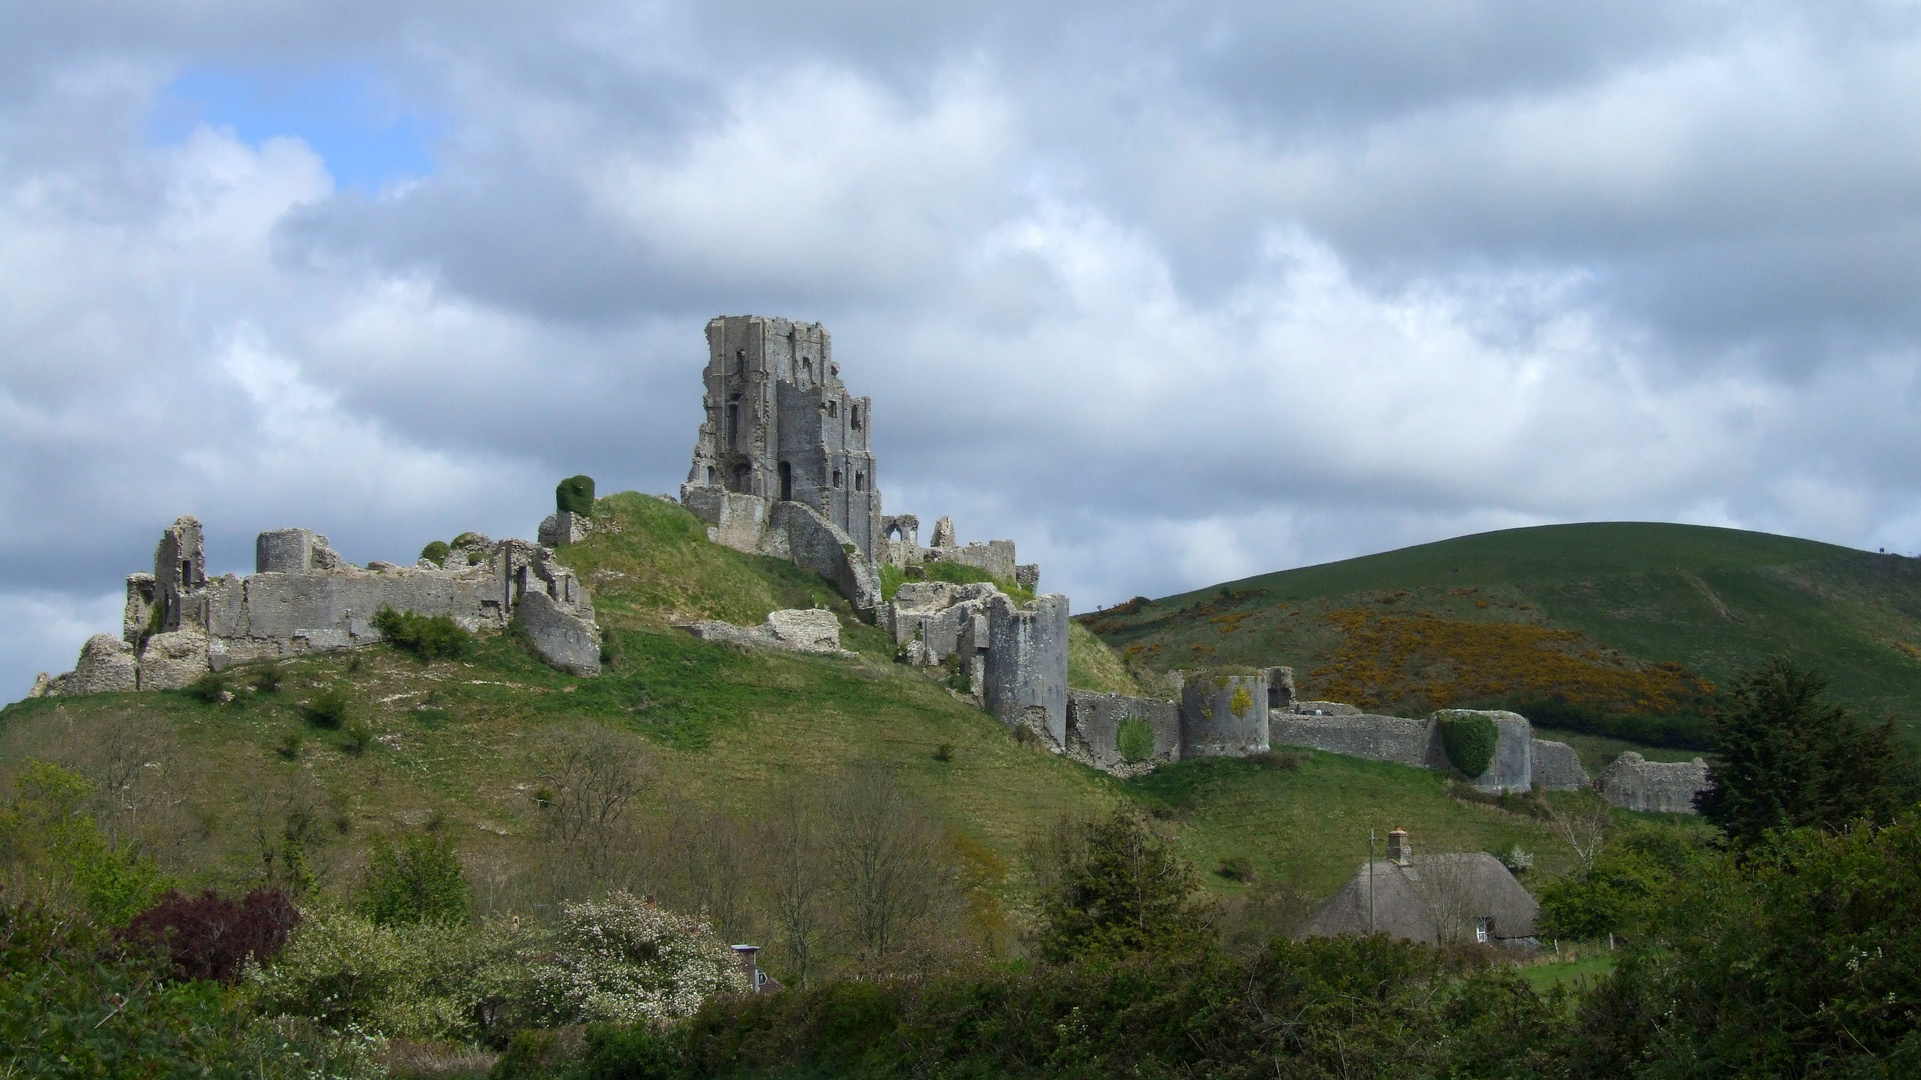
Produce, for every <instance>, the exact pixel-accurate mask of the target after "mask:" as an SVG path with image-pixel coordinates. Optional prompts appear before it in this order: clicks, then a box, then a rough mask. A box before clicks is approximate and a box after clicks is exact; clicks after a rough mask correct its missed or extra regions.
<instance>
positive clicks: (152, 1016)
mask: <svg viewBox="0 0 1921 1080" xmlns="http://www.w3.org/2000/svg"><path fill="white" fill-rule="evenodd" d="M102 945H103V942H101V941H100V940H99V939H98V937H97V936H96V933H95V931H94V930H93V928H92V927H90V926H88V925H87V924H86V923H85V922H80V921H76V920H74V919H73V918H71V917H67V916H63V915H59V914H57V913H55V912H53V911H51V910H49V909H47V908H44V907H40V906H38V905H36V904H31V903H13V902H8V903H0V1076H8V1077H15V1076H17V1077H123V1076H124V1077H149V1076H152V1077H160V1076H206V1075H210V1070H211V1068H213V1067H217V1066H219V1065H220V1064H221V1063H224V1062H228V1061H232V1060H236V1059H238V1057H239V1054H238V1052H237V1047H236V1046H235V1045H234V1042H233V1036H234V1035H235V1033H236V1031H237V1029H238V1027H239V1023H238V1021H239V1017H237V1016H236V1015H235V1014H234V1011H233V1010H232V1008H231V1006H230V1003H229V1001H228V999H227V996H226V995H225V994H223V993H222V992H221V990H220V988H219V987H218V986H216V985H215V984H213V983H211V982H201V981H195V980H158V981H156V980H155V978H154V975H155V972H154V971H153V969H152V968H151V967H150V966H149V965H148V963H147V962H146V959H145V958H144V957H142V956H138V955H129V954H126V953H125V952H123V951H122V950H117V949H110V948H105V949H103V948H102V947H101V946H102ZM264 1064H267V1065H269V1066H272V1065H275V1064H277V1063H275V1062H267V1063H264ZM217 1075H226V1074H217ZM267 1075H272V1076H280V1075H285V1074H284V1073H281V1072H279V1071H278V1070H276V1071H274V1072H272V1073H269V1074H267Z"/></svg>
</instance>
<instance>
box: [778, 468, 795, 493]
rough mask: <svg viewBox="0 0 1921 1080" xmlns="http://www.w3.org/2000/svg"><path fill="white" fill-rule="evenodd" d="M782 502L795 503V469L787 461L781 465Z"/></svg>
mask: <svg viewBox="0 0 1921 1080" xmlns="http://www.w3.org/2000/svg"><path fill="white" fill-rule="evenodd" d="M780 501H782V502H793V501H794V467H793V466H792V465H789V464H788V463H786V462H785V461H783V462H781V463H780Z"/></svg>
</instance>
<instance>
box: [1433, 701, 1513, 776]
mask: <svg viewBox="0 0 1921 1080" xmlns="http://www.w3.org/2000/svg"><path fill="white" fill-rule="evenodd" d="M1499 736H1500V732H1499V731H1498V730H1497V729H1496V728H1495V726H1494V721H1493V720H1491V719H1489V718H1488V717H1485V716H1475V715H1467V716H1443V717H1441V747H1442V749H1444V750H1446V751H1447V760H1448V762H1449V763H1450V764H1452V765H1453V766H1454V767H1455V768H1457V769H1459V770H1461V772H1462V774H1463V775H1466V776H1468V777H1475V776H1479V775H1481V774H1482V773H1484V772H1486V771H1487V767H1488V766H1489V765H1490V764H1492V763H1493V761H1494V743H1495V740H1496V739H1497V738H1499Z"/></svg>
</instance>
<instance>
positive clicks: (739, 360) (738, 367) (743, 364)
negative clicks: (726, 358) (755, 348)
mask: <svg viewBox="0 0 1921 1080" xmlns="http://www.w3.org/2000/svg"><path fill="white" fill-rule="evenodd" d="M734 374H736V375H745V374H747V350H746V349H735V350H734Z"/></svg>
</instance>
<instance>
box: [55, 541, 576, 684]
mask: <svg viewBox="0 0 1921 1080" xmlns="http://www.w3.org/2000/svg"><path fill="white" fill-rule="evenodd" d="M381 608H392V609H394V610H396V611H410V612H413V613H415V614H419V615H428V616H433V615H447V616H450V617H452V618H453V620H454V621H455V622H456V623H459V624H460V625H461V626H462V627H464V628H466V629H467V630H469V631H473V630H479V629H481V628H483V627H488V628H493V629H504V628H505V627H506V626H507V624H508V623H509V622H510V621H512V620H515V619H518V620H519V622H520V624H521V626H522V627H523V628H524V629H525V630H526V632H527V637H528V640H529V642H530V643H531V644H532V645H533V646H534V650H535V651H536V652H538V653H539V654H540V655H541V656H542V657H543V658H544V659H546V660H547V661H548V662H549V663H551V664H553V665H554V666H556V667H559V668H561V669H563V670H565V671H569V672H571V673H573V674H576V675H597V674H599V673H600V630H599V627H598V626H596V625H595V623H594V606H593V601H592V600H590V599H589V598H588V596H587V592H586V590H585V589H583V588H582V587H581V585H580V583H579V582H578V581H577V580H575V578H574V575H573V571H571V570H568V569H567V568H566V567H564V566H562V565H560V564H559V563H558V562H557V561H555V559H554V553H553V552H552V551H551V550H549V549H547V548H544V547H541V546H539V545H537V544H529V543H527V542H526V541H524V540H502V541H500V542H498V543H495V542H494V541H492V540H489V539H487V538H486V537H483V536H474V535H471V534H470V535H469V536H467V537H465V538H463V539H462V540H461V541H460V542H457V543H456V545H455V546H454V547H453V548H452V549H451V550H450V551H449V552H448V554H447V556H446V558H445V559H444V560H443V561H442V562H441V564H440V565H435V564H434V563H432V562H430V561H428V560H426V559H421V560H420V561H419V562H417V563H415V564H414V565H413V566H409V567H403V566H398V565H396V564H394V563H388V562H377V561H376V562H372V563H368V564H367V566H365V567H364V568H363V567H359V566H355V565H353V564H352V563H350V562H347V561H346V560H345V559H343V558H341V557H340V556H339V555H338V554H337V553H335V551H334V550H333V548H332V547H331V546H330V545H329V543H328V541H327V538H326V537H324V536H321V535H319V534H317V533H314V532H311V531H309V530H307V529H275V530H272V531H270V532H264V533H261V534H260V535H259V537H257V538H256V539H255V541H254V573H252V574H250V575H248V576H246V577H239V576H237V575H234V574H226V575H223V576H221V577H215V578H209V577H208V576H207V556H206V545H205V540H204V538H203V536H202V530H201V526H200V522H199V520H198V519H196V518H192V517H183V518H180V519H178V520H176V521H175V522H174V523H173V524H172V525H171V526H169V527H168V528H167V529H166V531H165V532H163V533H162V534H161V536H160V543H159V545H158V546H157V547H156V548H155V550H154V562H153V573H151V574H148V573H135V574H130V575H128V577H127V605H126V609H125V612H124V614H123V615H122V618H121V636H120V638H118V639H116V638H114V637H113V636H112V635H111V634H96V635H94V637H92V638H90V639H89V640H88V641H87V643H86V644H85V645H84V646H82V648H81V650H80V659H79V662H78V663H77V664H76V665H75V667H74V670H73V671H70V672H68V673H66V674H64V675H61V676H59V677H57V678H53V679H45V681H44V682H42V683H41V684H39V685H38V686H36V688H35V690H36V696H39V695H42V694H45V695H62V694H86V693H98V692H102V691H119V690H167V689H176V688H179V687H183V686H187V685H189V684H191V683H192V682H193V681H194V680H196V679H198V678H200V677H201V676H202V675H205V674H207V673H208V672H213V671H222V670H225V669H226V668H229V667H232V666H233V665H235V664H244V663H248V662H250V661H255V660H273V659H280V658H284V657H291V656H299V655H302V654H304V653H311V652H328V651H332V650H336V649H346V648H352V647H355V646H359V645H368V644H372V643H374V642H377V641H380V640H382V637H383V635H382V634H381V632H380V631H379V630H378V629H376V628H375V627H374V625H373V618H374V615H375V614H376V613H378V612H379V611H380V609H381ZM44 678H45V677H44V676H43V679H44Z"/></svg>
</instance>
